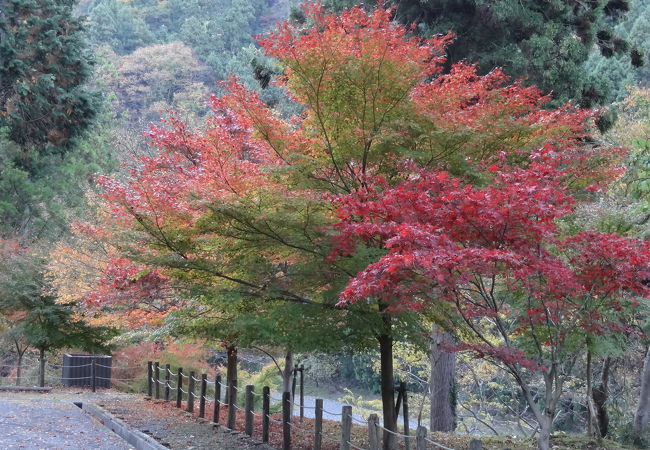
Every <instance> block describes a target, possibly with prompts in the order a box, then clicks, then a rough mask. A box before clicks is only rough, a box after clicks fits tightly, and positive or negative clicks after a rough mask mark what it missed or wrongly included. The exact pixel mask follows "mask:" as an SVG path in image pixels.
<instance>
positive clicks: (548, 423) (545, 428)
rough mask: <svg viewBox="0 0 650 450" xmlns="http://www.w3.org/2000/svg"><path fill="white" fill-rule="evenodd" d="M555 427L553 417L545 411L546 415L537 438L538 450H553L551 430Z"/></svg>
mask: <svg viewBox="0 0 650 450" xmlns="http://www.w3.org/2000/svg"><path fill="white" fill-rule="evenodd" d="M552 427H553V415H552V414H550V413H549V411H548V410H544V415H543V417H542V420H541V421H540V423H539V435H538V437H537V450H549V449H550V448H551V429H552Z"/></svg>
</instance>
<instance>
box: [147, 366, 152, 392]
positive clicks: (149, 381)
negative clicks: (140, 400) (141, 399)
mask: <svg viewBox="0 0 650 450" xmlns="http://www.w3.org/2000/svg"><path fill="white" fill-rule="evenodd" d="M152 364H153V363H152V362H151V361H147V396H148V397H149V398H151V397H153V384H152V382H153V368H152Z"/></svg>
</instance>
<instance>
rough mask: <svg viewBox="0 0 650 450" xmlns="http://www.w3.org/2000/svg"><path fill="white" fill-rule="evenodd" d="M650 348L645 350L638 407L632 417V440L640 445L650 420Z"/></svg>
mask: <svg viewBox="0 0 650 450" xmlns="http://www.w3.org/2000/svg"><path fill="white" fill-rule="evenodd" d="M649 413H650V348H648V349H646V355H645V362H644V364H643V372H642V373H641V392H640V393H639V405H638V407H637V409H636V414H635V415H634V425H633V432H634V440H635V442H637V443H642V442H643V438H644V434H645V428H646V425H647V424H648V419H650V415H649Z"/></svg>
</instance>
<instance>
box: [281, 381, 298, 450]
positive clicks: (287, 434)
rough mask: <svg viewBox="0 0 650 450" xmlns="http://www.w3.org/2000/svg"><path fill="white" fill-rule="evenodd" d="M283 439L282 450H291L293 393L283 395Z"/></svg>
mask: <svg viewBox="0 0 650 450" xmlns="http://www.w3.org/2000/svg"><path fill="white" fill-rule="evenodd" d="M294 382H295V378H294ZM294 386H295V384H294ZM282 438H283V439H282V450H291V392H283V393H282Z"/></svg>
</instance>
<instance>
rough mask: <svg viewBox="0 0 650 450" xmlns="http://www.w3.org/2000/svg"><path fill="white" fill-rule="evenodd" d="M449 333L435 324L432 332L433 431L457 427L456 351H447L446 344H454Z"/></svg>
mask: <svg viewBox="0 0 650 450" xmlns="http://www.w3.org/2000/svg"><path fill="white" fill-rule="evenodd" d="M453 342H454V341H453V338H452V336H451V335H450V334H449V333H445V332H441V331H439V330H438V329H437V327H436V325H435V324H434V325H433V329H432V332H431V352H430V354H429V356H430V360H431V379H430V381H429V396H430V398H431V414H430V423H429V425H430V429H431V431H444V432H450V431H454V429H455V428H456V395H455V382H454V379H455V372H456V353H454V352H447V351H445V350H444V347H445V346H449V345H452V344H453Z"/></svg>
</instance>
